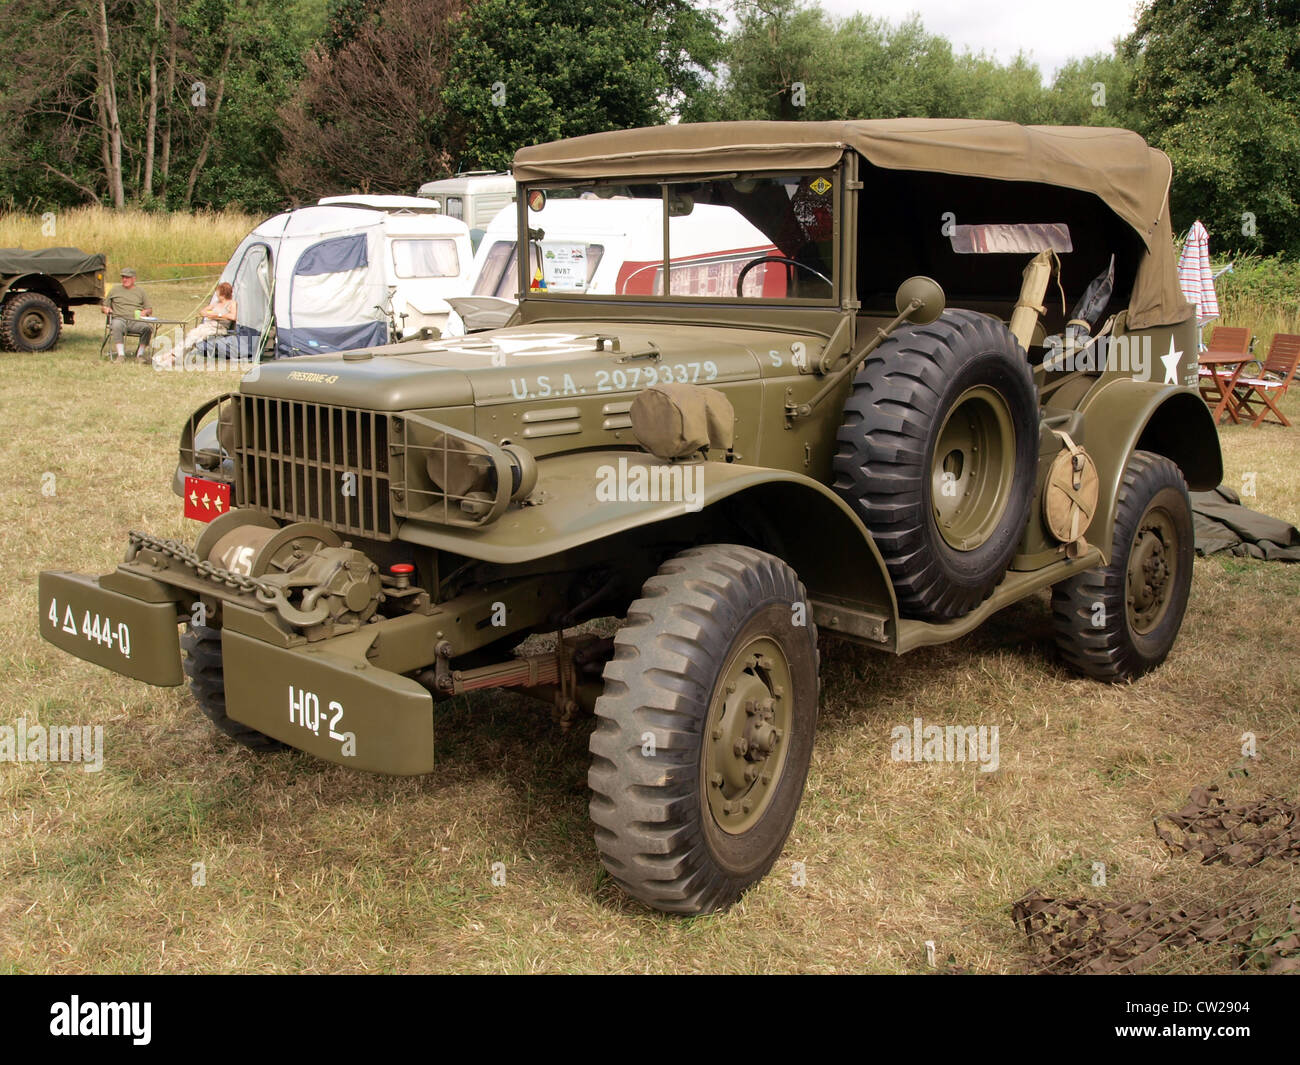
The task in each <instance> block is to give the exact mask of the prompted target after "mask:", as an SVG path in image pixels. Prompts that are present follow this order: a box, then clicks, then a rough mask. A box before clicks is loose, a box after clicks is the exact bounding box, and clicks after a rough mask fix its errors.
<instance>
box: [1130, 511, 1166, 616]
mask: <svg viewBox="0 0 1300 1065" xmlns="http://www.w3.org/2000/svg"><path fill="white" fill-rule="evenodd" d="M1171 535H1172V529H1171V527H1170V524H1169V521H1168V519H1167V518H1166V517H1164V516H1163V515H1160V514H1152V515H1148V518H1147V520H1146V521H1144V522H1143V524H1142V525H1141V527H1140V528H1139V529H1138V534H1137V538H1136V539H1135V540H1134V542H1133V549H1132V551H1131V552H1130V554H1129V562H1128V574H1127V576H1128V595H1127V600H1128V612H1129V622H1130V624H1131V625H1132V627H1133V629H1134V630H1135V631H1136V632H1139V633H1143V634H1145V633H1148V632H1150V631H1151V630H1152V629H1154V628H1155V627H1156V625H1157V624H1158V623H1159V621H1160V618H1161V617H1162V616H1163V614H1164V610H1165V606H1166V604H1167V602H1168V599H1169V589H1170V588H1171V587H1172V586H1173V580H1172V578H1173V565H1172V558H1171V554H1170V550H1169V547H1168V544H1170V543H1172V542H1173V541H1172V539H1171Z"/></svg>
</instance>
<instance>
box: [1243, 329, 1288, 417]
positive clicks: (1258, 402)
mask: <svg viewBox="0 0 1300 1065" xmlns="http://www.w3.org/2000/svg"><path fill="white" fill-rule="evenodd" d="M1298 366H1300V336H1297V335H1296V334H1295V333H1274V334H1273V342H1272V343H1271V344H1269V346H1268V355H1267V356H1266V357H1265V359H1264V368H1263V372H1261V373H1260V375H1259V376H1258V377H1239V378H1237V383H1236V385H1235V386H1234V388H1233V402H1234V404H1235V405H1236V408H1237V413H1238V414H1244V415H1247V416H1249V415H1254V416H1255V420H1254V421H1253V422H1251V423H1250V425H1251V428H1252V429H1253V428H1254V427H1255V426H1257V425H1260V424H1262V423H1263V422H1265V421H1273V419H1272V418H1269V417H1268V414H1269V412H1270V411H1271V412H1272V413H1273V414H1275V415H1277V422H1276V424H1278V425H1285V426H1290V424H1291V423H1290V422H1289V421H1287V417H1286V415H1285V414H1283V413H1282V412H1281V411H1280V410H1278V409H1277V403H1276V400H1280V399H1281V398H1282V397H1283V396H1285V395H1286V390H1287V389H1288V388H1290V387H1291V382H1292V381H1293V380H1294V379H1295V375H1296V368H1297V367H1298ZM1270 393H1272V395H1271V396H1270Z"/></svg>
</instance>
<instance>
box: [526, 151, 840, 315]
mask: <svg viewBox="0 0 1300 1065" xmlns="http://www.w3.org/2000/svg"><path fill="white" fill-rule="evenodd" d="M794 172H795V171H793V170H791V169H790V168H789V167H782V168H776V169H763V170H746V171H743V172H736V171H732V172H728V173H716V174H708V175H699V174H685V175H674V176H663V177H646V176H643V175H636V176H629V175H618V176H612V177H600V178H591V179H586V180H572V179H570V180H564V179H559V180H542V181H530V182H527V183H523V182H521V183H519V184H518V185H517V186H516V197H515V205H516V227H515V263H516V269H517V270H518V277H519V279H520V282H519V287H520V289H521V291H519V292H518V293H517V294H516V298H517V299H518V300H519V302H520V303H521V304H522V303H524V302H525V301H527V302H531V303H534V304H537V305H551V306H554V305H557V304H562V303H576V302H588V301H592V302H599V303H601V304H605V305H611V304H613V305H618V304H644V303H653V304H662V303H669V304H678V305H686V306H691V307H700V306H707V305H717V306H724V307H752V308H787V309H789V308H796V307H804V308H815V309H818V310H827V309H832V310H839V309H841V306H842V304H841V295H842V293H843V291H844V284H845V276H844V266H843V259H844V255H843V252H844V220H845V217H846V214H848V212H849V197H848V193H849V192H850V191H852V189H851V188H850V185H851V183H850V182H849V181H848V180H847V177H848V168H847V167H846V165H845V161H844V159H843V158H841V159H840V161H839V162H838V163H837V164H836V165H835V166H833V167H829V168H825V169H820V168H819V169H816V170H810V171H808V172H807V173H808V174H813V173H817V174H824V175H826V176H827V177H828V178H829V179H830V180H831V181H832V182H833V183H834V185H835V193H834V198H833V218H832V226H831V231H832V238H831V239H832V246H831V249H830V254H829V256H828V258H829V260H830V263H831V266H832V272H831V274H830V278H831V294H830V296H829V297H823V298H820V299H817V298H813V297H811V296H803V297H780V298H763V297H759V296H752V297H751V296H739V297H738V296H687V295H682V294H676V293H669V294H667V295H659V294H644V293H637V294H632V295H618V294H615V293H601V294H593V293H591V292H587V291H583V292H566V291H559V290H549V289H548V290H540V291H539V290H533V289H529V287H528V284H527V281H526V280H524V279H526V278H529V277H531V276H532V274H531V262H530V260H529V259H528V252H529V245H530V243H531V242H530V241H529V240H528V239H527V232H528V214H529V209H528V194H529V192H530V191H531V190H533V189H541V190H550V189H574V188H596V187H598V186H604V185H657V186H659V188H660V190H661V195H660V197H659V202H660V204H661V212H660V216H661V218H662V224H663V236H662V239H663V246H664V258H663V262H662V265H661V268H662V269H663V271H664V275H663V276H664V277H671V271H672V262H671V256H672V248H671V245H670V240H669V218H670V214H669V203H670V198H669V196H668V192H669V191H670V190H671V188H672V187H673V186H674V185H687V184H697V183H699V182H700V181H702V180H703V181H708V180H729V179H736V178H771V177H787V176H789V175H790V174H792V173H794ZM520 238H524V239H520ZM606 253H607V254H608V249H606Z"/></svg>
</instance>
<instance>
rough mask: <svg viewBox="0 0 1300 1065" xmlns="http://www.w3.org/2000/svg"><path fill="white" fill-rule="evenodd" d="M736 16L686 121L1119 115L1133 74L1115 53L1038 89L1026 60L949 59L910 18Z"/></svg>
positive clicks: (800, 13)
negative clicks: (721, 65)
mask: <svg viewBox="0 0 1300 1065" xmlns="http://www.w3.org/2000/svg"><path fill="white" fill-rule="evenodd" d="M737 13H738V21H737V24H736V27H735V29H734V30H733V32H732V33H731V34H730V36H729V37H728V38H727V41H726V73H725V75H724V76H723V77H722V78H721V79H720V80H719V81H718V82H716V83H714V84H713V85H711V86H709V88H708V90H707V91H705V92H704V93H702V94H700V95H699V96H698V97H697V98H696V99H695V100H693V101H692V105H691V107H690V108H689V109H688V112H687V115H686V117H687V118H689V119H690V120H692V121H710V120H724V119H764V118H767V119H787V120H790V119H806V120H820V119H846V118H898V117H903V116H913V117H926V118H987V119H1000V120H1004V121H1012V122H1022V123H1057V124H1064V125H1124V124H1126V122H1127V121H1128V115H1129V101H1130V96H1131V92H1130V83H1131V80H1132V74H1131V71H1130V69H1129V67H1128V64H1127V62H1126V61H1125V60H1124V59H1122V58H1121V57H1118V56H1106V55H1098V56H1091V57H1089V58H1087V59H1080V60H1075V61H1073V62H1072V63H1069V64H1067V65H1066V66H1065V67H1063V68H1062V70H1061V71H1060V73H1059V74H1058V76H1057V78H1056V81H1055V82H1054V83H1053V85H1052V86H1051V88H1050V89H1048V88H1044V86H1043V83H1042V75H1041V73H1040V72H1039V70H1038V67H1037V66H1036V65H1035V64H1034V63H1033V62H1031V61H1030V60H1029V59H1028V58H1027V57H1026V56H1024V55H1017V56H1015V58H1013V59H1012V60H1011V61H1010V62H1008V63H1005V64H1004V63H999V62H998V61H996V60H994V59H991V58H989V57H988V56H985V55H970V54H963V55H954V54H953V50H952V45H951V44H950V43H949V42H948V41H947V40H946V39H945V38H943V37H941V36H939V35H937V34H932V33H930V32H928V31H927V30H926V29H925V27H924V25H923V24H922V23H921V21H920V19H919V18H917V17H916V16H913V17H912V18H910V19H907V20H906V21H903V22H900V23H897V24H891V23H889V22H886V21H885V20H883V19H877V18H871V17H868V16H864V15H855V16H852V17H850V18H846V19H834V18H832V17H831V16H829V15H828V14H827V13H826V12H825V11H824V10H823V9H822V8H821V7H819V6H815V5H814V6H808V5H807V4H806V3H804V0H743V2H742V3H741V4H740V6H739V8H738V12H737ZM1098 82H1100V83H1102V84H1103V86H1104V90H1103V92H1102V93H1101V94H1099V93H1098V92H1097V89H1096V88H1095V84H1096V83H1098Z"/></svg>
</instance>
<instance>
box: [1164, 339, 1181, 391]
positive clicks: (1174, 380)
mask: <svg viewBox="0 0 1300 1065" xmlns="http://www.w3.org/2000/svg"><path fill="white" fill-rule="evenodd" d="M1182 357H1183V353H1182V352H1181V351H1178V350H1177V349H1176V348H1175V347H1174V338H1173V337H1170V338H1169V354H1168V355H1161V356H1160V361H1161V362H1163V363H1164V364H1165V382H1164V383H1165V384H1167V385H1176V384H1178V374H1177V370H1178V362H1179V360H1180V359H1182Z"/></svg>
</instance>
